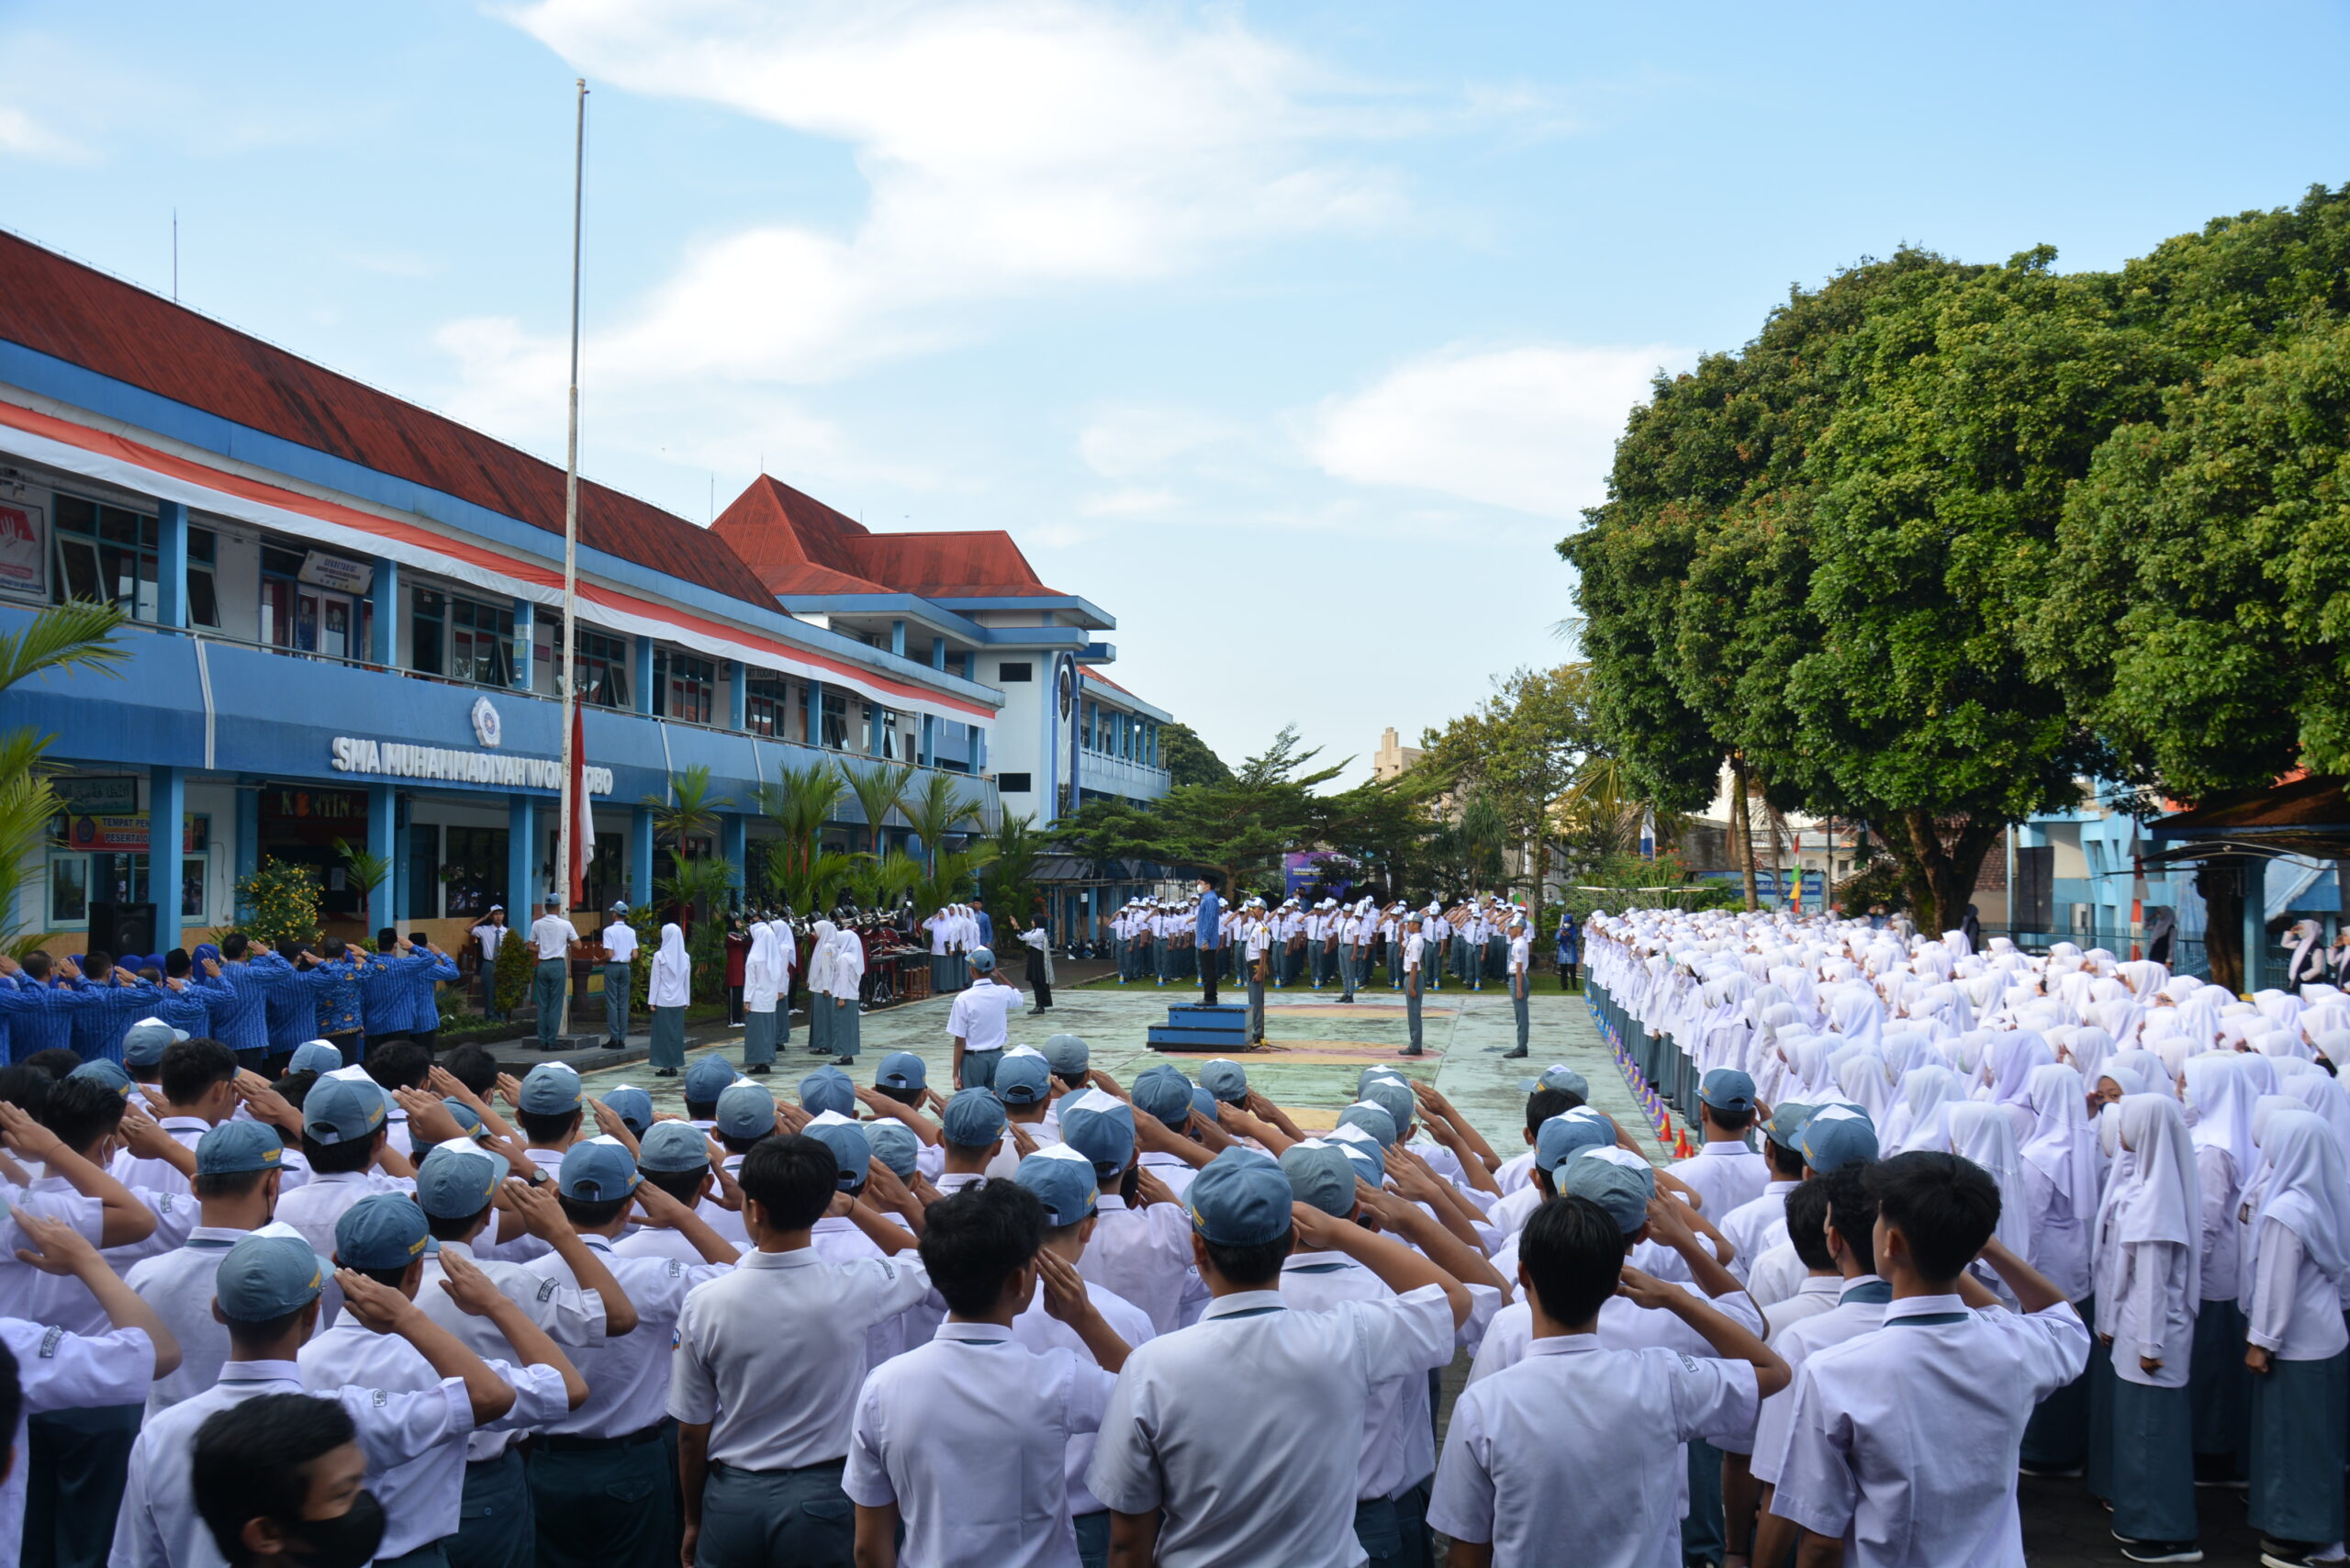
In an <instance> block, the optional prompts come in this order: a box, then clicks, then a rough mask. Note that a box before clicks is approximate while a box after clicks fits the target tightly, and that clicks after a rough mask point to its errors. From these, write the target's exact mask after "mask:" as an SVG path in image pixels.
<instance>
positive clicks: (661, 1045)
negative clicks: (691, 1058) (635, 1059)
mask: <svg viewBox="0 0 2350 1568" xmlns="http://www.w3.org/2000/svg"><path fill="white" fill-rule="evenodd" d="M646 1054H647V1056H648V1057H649V1058H651V1060H652V1062H653V1065H654V1066H655V1067H675V1068H682V1067H684V1066H685V1065H686V1010H685V1009H684V1008H682V1007H656V1008H655V1009H654V1010H653V1044H652V1046H651V1047H650V1048H649V1050H648V1051H647V1053H646Z"/></svg>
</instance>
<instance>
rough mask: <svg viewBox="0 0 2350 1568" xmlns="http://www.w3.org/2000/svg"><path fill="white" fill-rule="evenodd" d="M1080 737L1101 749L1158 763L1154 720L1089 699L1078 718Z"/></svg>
mask: <svg viewBox="0 0 2350 1568" xmlns="http://www.w3.org/2000/svg"><path fill="white" fill-rule="evenodd" d="M1077 733H1078V740H1079V742H1080V745H1083V746H1084V747H1085V749H1086V750H1088V751H1094V752H1100V753H1101V754H1102V755H1103V756H1114V757H1119V758H1122V759H1124V760H1125V761H1127V762H1135V763H1140V764H1142V765H1143V766H1144V767H1158V724H1157V722H1154V721H1152V720H1149V719H1144V718H1140V717H1137V716H1136V715H1135V714H1133V713H1125V712H1121V711H1118V710H1117V709H1115V708H1104V707H1102V704H1100V703H1099V702H1088V703H1087V704H1086V705H1085V710H1084V712H1083V714H1082V715H1081V716H1080V719H1079V721H1078V730H1077Z"/></svg>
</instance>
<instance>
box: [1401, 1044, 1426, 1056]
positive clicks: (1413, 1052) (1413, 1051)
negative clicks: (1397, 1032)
mask: <svg viewBox="0 0 2350 1568" xmlns="http://www.w3.org/2000/svg"><path fill="white" fill-rule="evenodd" d="M1395 1054H1396V1055H1397V1056H1399V1057H1416V1056H1426V1055H1427V1052H1425V1051H1423V1050H1421V1049H1420V1047H1417V1046H1405V1047H1404V1048H1403V1049H1402V1050H1400V1051H1397V1052H1396V1053H1395Z"/></svg>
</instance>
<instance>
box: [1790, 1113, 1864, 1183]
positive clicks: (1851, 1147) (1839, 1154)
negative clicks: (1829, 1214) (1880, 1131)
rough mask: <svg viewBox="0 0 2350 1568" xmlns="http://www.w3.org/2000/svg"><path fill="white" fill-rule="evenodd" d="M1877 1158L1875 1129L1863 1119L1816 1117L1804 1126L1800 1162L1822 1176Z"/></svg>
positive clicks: (1857, 1117) (1858, 1117) (1853, 1117)
mask: <svg viewBox="0 0 2350 1568" xmlns="http://www.w3.org/2000/svg"><path fill="white" fill-rule="evenodd" d="M1875 1158H1876V1129H1875V1128H1874V1127H1873V1126H1869V1120H1868V1118H1867V1117H1866V1116H1830V1115H1816V1116H1814V1117H1812V1118H1811V1120H1810V1121H1808V1122H1807V1123H1805V1124H1804V1129H1803V1162H1804V1163H1805V1164H1806V1165H1808V1166H1810V1167H1811V1168H1812V1170H1815V1171H1818V1173H1819V1174H1820V1175H1822V1176H1825V1175H1827V1174H1828V1173H1829V1172H1830V1170H1842V1169H1843V1168H1844V1167H1845V1166H1847V1165H1859V1164H1861V1163H1863V1162H1864V1161H1866V1160H1871V1159H1875Z"/></svg>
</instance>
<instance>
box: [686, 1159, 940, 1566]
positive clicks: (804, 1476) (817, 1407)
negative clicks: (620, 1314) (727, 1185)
mask: <svg viewBox="0 0 2350 1568" xmlns="http://www.w3.org/2000/svg"><path fill="white" fill-rule="evenodd" d="M841 1174H842V1172H841V1170H840V1166H839V1163H838V1161H837V1160H836V1159H834V1154H833V1151H832V1149H831V1148H829V1147H828V1146H826V1145H825V1144H824V1143H823V1142H822V1141H821V1140H819V1139H816V1138H812V1137H800V1136H798V1135H785V1134H778V1136H776V1137H770V1138H767V1139H765V1140H763V1141H762V1142H760V1143H759V1144H758V1145H757V1146H756V1147H755V1148H753V1149H752V1150H751V1152H750V1153H749V1155H747V1156H746V1157H745V1158H744V1161H743V1173H742V1186H743V1217H744V1226H745V1227H746V1228H747V1229H748V1231H749V1233H750V1236H751V1239H752V1240H753V1242H754V1243H755V1245H756V1247H757V1250H756V1251H755V1252H753V1253H751V1254H749V1255H748V1256H747V1257H745V1258H744V1260H742V1264H741V1266H740V1267H739V1268H738V1269H736V1270H735V1271H733V1272H732V1273H729V1274H727V1275H726V1276H725V1277H723V1278H721V1279H716V1280H712V1281H711V1282H708V1283H705V1284H702V1285H699V1286H697V1287H696V1288H695V1289H694V1290H693V1291H692V1292H691V1293H690V1294H688V1297H687V1300H686V1305H685V1310H684V1313H683V1315H682V1316H680V1318H679V1319H678V1324H677V1351H676V1355H675V1357H674V1361H673V1365H672V1370H671V1374H670V1383H669V1413H670V1414H671V1415H672V1416H674V1417H676V1418H677V1421H678V1423H679V1426H678V1428H677V1460H678V1471H679V1475H680V1479H681V1483H682V1490H683V1494H684V1498H685V1512H686V1518H685V1545H684V1553H685V1556H686V1558H687V1560H688V1561H692V1560H694V1559H695V1558H696V1557H697V1556H699V1558H700V1559H701V1560H702V1561H706V1562H711V1563H713V1564H727V1565H729V1568H731V1565H733V1564H735V1563H756V1562H770V1561H781V1562H807V1563H811V1564H845V1563H846V1562H848V1561H849V1558H850V1555H851V1551H852V1541H853V1537H854V1529H853V1528H852V1526H851V1524H850V1519H849V1506H848V1501H847V1497H846V1495H845V1493H844V1492H843V1490H842V1487H841V1473H842V1467H843V1465H844V1464H845V1461H846V1459H847V1456H848V1450H849V1436H850V1429H851V1427H852V1424H853V1418H854V1415H855V1406H856V1394H857V1390H858V1387H859V1385H860V1384H861V1383H863V1381H864V1377H865V1372H866V1365H865V1350H866V1338H867V1333H868V1332H869V1331H870V1330H871V1329H872V1328H873V1327H874V1326H875V1325H877V1324H879V1323H881V1322H884V1321H886V1320H888V1319H889V1318H891V1317H894V1316H897V1315H898V1314H899V1313H901V1312H903V1311H905V1310H906V1308H908V1307H910V1306H912V1305H915V1304H916V1303H917V1302H919V1301H921V1300H923V1298H924V1297H925V1296H926V1295H928V1294H929V1292H930V1281H929V1276H928V1275H927V1274H926V1273H925V1272H924V1271H923V1268H922V1265H921V1264H920V1262H918V1261H909V1260H907V1259H905V1258H903V1257H897V1258H871V1259H861V1260H855V1261H851V1262H842V1263H834V1262H827V1261H826V1260H824V1259H823V1258H822V1257H821V1256H819V1255H818V1254H817V1252H816V1251H815V1250H814V1246H813V1236H812V1232H813V1230H814V1227H815V1225H816V1222H817V1221H818V1220H820V1219H822V1218H823V1217H824V1215H826V1214H827V1213H831V1212H834V1211H835V1210H837V1211H838V1212H840V1213H844V1214H845V1213H846V1212H847V1205H848V1204H851V1203H852V1202H853V1201H854V1200H852V1199H851V1198H849V1197H848V1196H847V1195H846V1194H845V1193H842V1192H841V1191H840V1190H839V1178H840V1176H841ZM781 1324H789V1325H792V1326H793V1327H792V1332H790V1333H788V1334H784V1333H778V1332H777V1327H778V1325H781Z"/></svg>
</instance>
